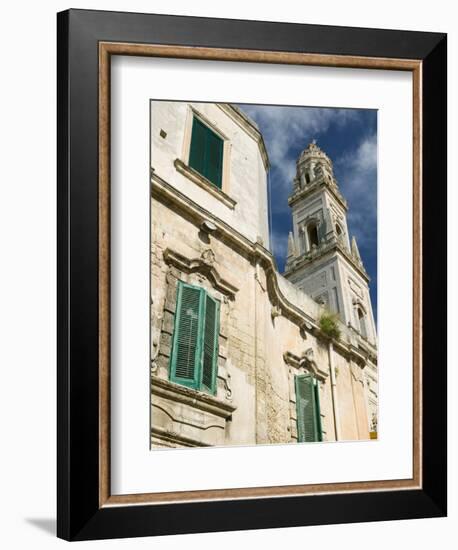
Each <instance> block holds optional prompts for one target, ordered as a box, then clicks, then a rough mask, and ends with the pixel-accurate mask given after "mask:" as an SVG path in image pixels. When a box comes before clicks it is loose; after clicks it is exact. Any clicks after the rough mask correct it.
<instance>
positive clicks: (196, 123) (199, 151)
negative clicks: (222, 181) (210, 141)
mask: <svg viewBox="0 0 458 550" xmlns="http://www.w3.org/2000/svg"><path fill="white" fill-rule="evenodd" d="M206 133H207V127H206V126H205V125H204V124H203V123H202V122H201V121H200V120H199V119H198V118H196V117H194V119H193V121H192V134H191V150H190V153H189V166H191V168H194V170H197V171H198V172H199V173H200V174H202V175H205V174H204V171H205V142H206Z"/></svg>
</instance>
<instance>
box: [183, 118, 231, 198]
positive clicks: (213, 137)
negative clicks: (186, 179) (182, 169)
mask: <svg viewBox="0 0 458 550" xmlns="http://www.w3.org/2000/svg"><path fill="white" fill-rule="evenodd" d="M223 148H224V142H223V140H222V139H221V138H220V137H219V136H218V135H217V134H216V133H215V132H213V130H211V129H210V128H209V127H208V126H206V125H205V124H204V123H203V122H201V121H200V120H199V119H198V118H197V117H194V119H193V123H192V133H191V148H190V152H189V166H190V167H191V168H194V170H197V172H199V173H200V174H202V176H204V177H206V178H207V179H208V180H209V181H211V182H212V183H213V184H214V185H216V187H219V188H220V189H221V186H222V175H223Z"/></svg>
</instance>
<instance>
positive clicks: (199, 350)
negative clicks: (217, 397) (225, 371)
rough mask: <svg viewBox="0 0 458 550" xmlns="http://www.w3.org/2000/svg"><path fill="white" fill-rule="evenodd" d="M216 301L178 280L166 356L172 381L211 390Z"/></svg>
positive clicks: (215, 352) (215, 361)
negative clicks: (169, 353)
mask: <svg viewBox="0 0 458 550" xmlns="http://www.w3.org/2000/svg"><path fill="white" fill-rule="evenodd" d="M218 333H219V302H218V301H217V300H215V299H213V298H212V297H211V296H209V295H208V294H207V293H206V291H205V290H204V289H203V288H200V287H197V286H192V285H188V284H186V283H182V282H181V281H180V282H179V283H178V289H177V305H176V311H175V326H174V331H173V338H172V353H171V357H170V379H171V380H172V382H176V383H178V384H182V385H184V386H188V387H190V388H194V389H197V390H205V391H208V392H210V393H213V394H214V393H215V389H216V371H217V365H218Z"/></svg>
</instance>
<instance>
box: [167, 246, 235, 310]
mask: <svg viewBox="0 0 458 550" xmlns="http://www.w3.org/2000/svg"><path fill="white" fill-rule="evenodd" d="M163 256H164V261H165V263H166V264H167V265H173V266H174V267H176V268H177V269H179V270H180V271H184V272H185V273H194V272H199V273H202V274H204V275H205V276H206V277H207V278H208V279H209V280H210V281H211V282H212V284H213V286H214V287H215V288H216V289H217V290H219V291H220V292H222V293H223V294H225V295H226V296H228V297H229V298H231V299H232V300H233V299H234V298H235V294H236V292H238V290H239V289H238V288H237V287H236V286H235V285H233V284H232V283H230V282H229V281H226V280H225V279H223V278H222V277H221V275H220V274H219V273H218V271H217V270H216V269H215V267H214V261H215V259H214V253H213V251H212V250H211V248H207V249H206V250H204V252H203V253H202V255H201V257H200V258H193V259H189V258H186V256H183V255H182V254H180V253H179V252H175V251H174V250H171V249H170V248H167V249H166V250H164V254H163Z"/></svg>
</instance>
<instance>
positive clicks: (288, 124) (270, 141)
mask: <svg viewBox="0 0 458 550" xmlns="http://www.w3.org/2000/svg"><path fill="white" fill-rule="evenodd" d="M241 107H242V109H243V111H245V112H246V113H247V114H248V116H250V117H251V118H252V119H253V120H254V121H255V122H256V123H257V124H258V125H259V126H260V128H261V131H262V134H263V136H264V141H265V142H266V146H267V152H268V154H269V158H270V161H271V164H272V166H273V167H274V168H275V170H276V171H277V173H276V178H275V184H276V185H280V186H282V187H283V188H284V189H286V190H287V191H289V190H290V189H291V188H292V180H293V178H294V175H295V171H296V166H295V159H291V158H290V157H288V153H289V151H290V148H291V146H293V145H295V144H297V143H302V144H303V147H304V148H305V147H306V146H307V145H308V144H309V143H310V141H311V140H312V139H314V138H316V137H318V136H319V135H320V134H322V133H324V132H326V131H327V130H328V129H329V127H330V126H331V124H336V125H342V124H345V123H346V122H347V121H348V120H350V119H351V118H354V117H355V116H357V115H356V113H355V111H353V110H351V109H320V108H307V107H270V106H269V107H266V106H263V105H242V106H241Z"/></svg>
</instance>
